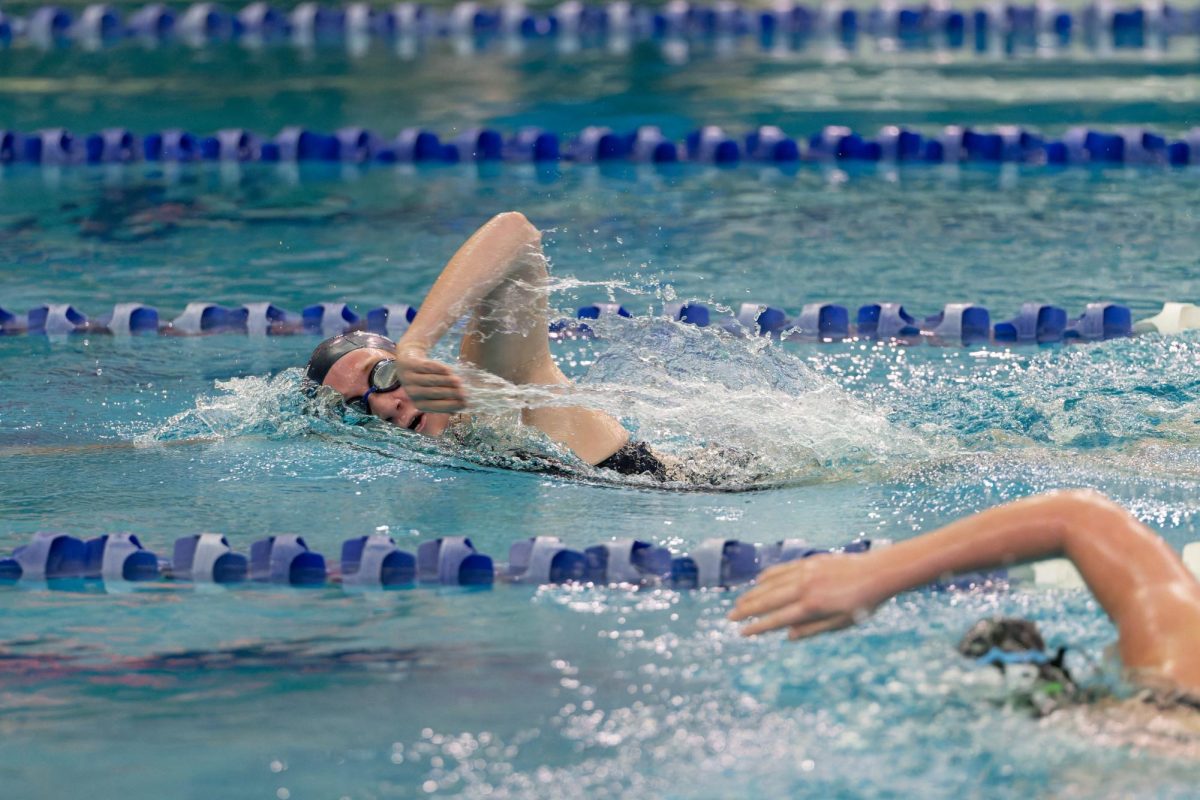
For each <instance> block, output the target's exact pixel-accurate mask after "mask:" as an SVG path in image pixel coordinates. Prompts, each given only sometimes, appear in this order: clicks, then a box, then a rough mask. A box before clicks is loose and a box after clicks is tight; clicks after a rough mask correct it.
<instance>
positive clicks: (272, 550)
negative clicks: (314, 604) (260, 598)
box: [250, 534, 326, 586]
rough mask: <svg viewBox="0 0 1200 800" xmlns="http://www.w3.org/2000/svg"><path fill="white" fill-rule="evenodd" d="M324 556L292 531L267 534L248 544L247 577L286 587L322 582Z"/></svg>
mask: <svg viewBox="0 0 1200 800" xmlns="http://www.w3.org/2000/svg"><path fill="white" fill-rule="evenodd" d="M325 576H326V575H325V557H324V556H322V555H321V554H320V553H314V552H313V551H311V550H309V549H308V545H307V544H306V543H305V542H304V539H303V537H300V536H296V535H295V534H283V535H279V536H268V537H267V538H265V539H260V540H258V541H257V542H255V543H254V544H252V545H250V580H252V581H260V582H263V583H281V584H286V585H289V586H320V585H322V584H323V583H325Z"/></svg>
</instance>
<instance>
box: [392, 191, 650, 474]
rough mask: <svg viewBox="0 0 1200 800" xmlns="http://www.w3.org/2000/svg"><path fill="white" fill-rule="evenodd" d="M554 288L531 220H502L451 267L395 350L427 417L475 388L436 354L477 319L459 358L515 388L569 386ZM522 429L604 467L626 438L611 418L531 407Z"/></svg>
mask: <svg viewBox="0 0 1200 800" xmlns="http://www.w3.org/2000/svg"><path fill="white" fill-rule="evenodd" d="M548 284H549V275H548V273H547V270H546V259H545V256H544V255H543V254H542V246H541V232H540V231H538V229H537V228H535V227H534V226H533V225H532V224H530V222H529V220H527V219H526V218H525V217H524V215H522V214H520V213H518V212H515V211H510V212H506V213H503V214H498V215H496V216H495V217H493V218H492V219H491V220H489V221H488V222H487V223H486V224H485V225H484V226H483V227H482V228H480V229H479V230H478V231H476V232H475V233H474V235H472V236H471V238H470V239H468V240H467V241H466V242H465V243H464V244H463V245H462V247H460V248H459V249H458V252H456V253H455V254H454V256H453V257H452V258H451V259H450V261H449V262H448V263H447V264H446V267H445V268H444V269H443V270H442V274H441V275H439V276H438V279H437V280H436V281H435V282H434V284H433V288H432V289H430V291H429V294H428V296H426V298H425V300H424V302H423V303H422V304H421V309H420V311H419V312H418V313H417V316H416V318H415V319H414V320H413V323H412V325H411V326H410V327H409V329H408V331H406V332H405V334H404V336H403V337H402V338H401V339H400V341H399V342H398V343H397V346H396V360H397V362H398V363H399V364H400V366H401V382H402V383H403V384H404V387H405V389H406V391H407V392H408V394H409V396H410V397H412V399H413V402H415V403H416V404H417V407H418V408H420V409H421V410H423V411H443V412H451V413H453V412H457V411H462V410H464V409H465V408H466V405H467V395H468V388H467V387H465V386H464V385H463V382H462V379H461V378H460V377H459V376H458V374H457V373H456V372H455V371H454V370H453V369H452V368H451V367H450V366H449V365H447V364H443V363H441V362H438V361H435V360H433V359H430V358H429V357H428V353H429V350H430V349H431V348H432V347H433V345H434V344H436V343H437V341H438V340H439V339H441V337H442V336H443V335H444V334H445V333H446V331H447V330H449V328H450V326H451V325H453V324H454V323H455V321H457V320H458V319H459V318H461V317H462V316H464V315H466V314H468V313H469V314H470V315H471V319H470V324H469V325H468V327H467V332H466V335H465V336H464V337H463V343H462V348H461V350H460V351H459V357H460V358H461V360H462V361H464V362H466V363H468V364H471V365H473V366H476V367H478V368H480V369H482V370H485V371H487V372H490V373H492V374H493V375H497V376H499V377H501V378H503V379H504V380H506V381H508V382H509V383H513V384H518V385H520V384H539V385H550V386H552V385H569V384H570V381H569V380H568V379H567V377H566V376H565V375H563V373H562V371H561V370H560V369H559V368H558V365H556V364H555V363H554V359H553V358H552V357H551V355H550V341H549V338H548V335H547V327H548V324H549V319H548V306H549V303H548V300H547V294H548ZM521 418H522V421H523V422H524V423H525V424H527V425H531V426H533V427H536V428H538V429H539V430H541V431H542V432H543V433H545V434H546V435H547V436H549V437H550V438H551V439H553V440H554V441H556V442H558V443H560V444H563V445H565V446H566V447H568V448H570V449H571V450H572V451H573V452H574V453H575V454H576V455H577V456H579V458H581V459H582V460H584V461H586V462H588V463H589V464H597V463H599V462H601V461H603V460H604V459H605V458H607V457H608V456H610V455H611V454H612V453H613V452H615V451H616V450H617V449H618V448H620V447H621V446H622V445H623V444H624V443H625V442H626V441H627V440H628V438H629V434H628V432H627V431H626V430H625V429H624V428H623V427H621V424H620V423H619V422H618V421H617V420H616V419H614V418H613V417H611V416H609V415H608V414H605V413H603V412H601V411H598V410H595V409H588V408H581V407H541V408H526V409H523V410H522V413H521Z"/></svg>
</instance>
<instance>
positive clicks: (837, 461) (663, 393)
mask: <svg viewBox="0 0 1200 800" xmlns="http://www.w3.org/2000/svg"><path fill="white" fill-rule="evenodd" d="M602 327H603V332H604V333H605V334H606V335H608V336H609V337H610V338H609V339H607V340H606V341H605V342H604V344H606V345H607V349H606V350H604V352H602V353H601V354H600V355H599V356H598V357H596V358H595V361H594V363H592V365H591V368H590V370H589V371H588V372H587V373H586V374H585V375H583V376H582V378H581V379H580V381H579V383H578V384H577V385H575V386H568V387H562V386H537V385H533V386H529V385H523V386H516V385H513V384H509V383H507V382H505V381H503V380H500V379H499V378H497V377H495V376H494V375H489V374H488V373H485V372H482V371H480V370H476V369H472V368H469V367H460V368H459V371H460V373H461V374H462V376H463V378H464V379H465V380H466V381H468V383H469V384H470V385H471V387H472V389H471V400H470V411H471V416H470V417H469V418H464V419H462V420H461V421H460V422H458V423H457V424H455V425H453V426H452V427H451V430H450V435H449V436H447V437H445V438H443V439H442V440H431V439H428V438H426V437H422V436H419V435H415V434H412V433H409V432H407V431H401V430H399V429H395V428H394V427H393V426H390V425H387V424H386V423H383V422H380V421H378V420H374V418H369V417H365V416H363V415H361V414H359V413H357V412H355V411H353V410H351V409H347V408H345V407H344V406H343V405H342V404H341V403H338V402H337V401H336V400H335V399H333V398H332V397H331V396H325V395H320V396H318V397H312V396H309V395H308V394H306V393H305V392H304V390H303V388H302V376H301V371H300V370H299V369H289V370H286V371H284V372H282V373H280V374H279V375H276V376H274V377H272V378H258V377H247V378H234V379H230V380H226V381H218V382H217V384H216V389H217V394H215V395H211V396H205V397H201V398H199V399H198V400H197V401H196V403H195V405H194V406H193V407H192V408H190V409H188V410H186V411H184V412H182V413H179V414H176V415H175V416H174V417H172V418H170V419H168V420H167V421H166V422H165V423H163V424H162V425H160V426H158V427H157V428H155V429H154V430H152V431H151V432H150V433H148V434H146V435H145V437H144V438H145V439H147V440H149V441H159V442H162V441H173V440H180V439H190V438H212V439H228V438H236V437H243V436H256V437H266V438H279V439H288V438H294V437H302V436H320V437H322V438H326V439H329V440H331V441H340V442H343V443H347V444H349V443H352V444H355V445H359V446H363V445H366V446H372V447H375V448H377V449H379V450H381V451H385V452H387V453H388V454H390V455H394V456H396V457H399V458H408V457H416V458H417V459H418V460H423V459H428V458H431V457H432V458H433V459H435V461H443V462H444V461H446V460H459V461H466V462H469V463H475V464H480V465H484V466H489V467H502V468H508V469H526V470H536V471H554V472H563V471H569V472H573V473H575V474H576V475H578V476H581V477H586V478H601V479H603V480H611V479H612V478H613V476H612V475H610V474H609V473H608V472H607V471H604V472H601V471H597V470H592V469H589V468H588V467H587V465H586V464H583V463H582V462H580V461H579V460H578V459H577V458H575V457H574V456H573V455H572V454H571V453H569V452H568V451H566V450H565V449H564V448H562V447H560V446H557V445H556V444H554V443H553V442H551V441H550V440H549V439H547V438H546V437H545V436H544V435H543V434H541V433H540V432H539V431H537V430H535V429H532V428H530V427H528V426H524V425H521V424H520V422H519V412H520V410H521V409H530V408H540V407H549V406H560V407H561V406H582V407H587V408H594V409H598V410H601V411H605V412H607V413H610V414H612V415H614V416H616V417H618V418H619V419H621V420H622V422H623V423H624V424H625V425H626V426H627V427H629V428H630V429H631V430H632V431H633V433H634V435H635V436H636V437H637V438H640V439H642V440H644V441H646V442H647V443H649V444H650V445H651V446H652V447H654V448H655V449H656V450H657V451H659V452H661V453H662V454H664V455H665V456H668V457H672V463H673V464H676V469H674V470H673V471H672V478H673V481H672V482H673V483H674V484H676V485H677V486H678V485H684V486H686V485H691V486H697V487H700V486H721V487H726V488H730V487H736V488H758V487H761V486H764V485H777V484H780V483H796V482H812V481H825V480H837V479H843V478H845V477H847V476H850V475H854V474H856V473H861V472H863V471H864V470H866V469H868V468H871V467H876V466H880V465H886V464H888V463H889V462H891V461H893V460H894V459H896V458H911V457H914V456H920V455H923V454H927V453H928V452H929V447H930V446H929V444H928V443H927V442H925V441H924V440H922V439H921V438H919V437H918V436H917V435H915V434H912V433H909V432H905V431H903V430H901V429H899V428H897V427H896V426H894V425H892V424H891V423H889V422H888V420H887V418H886V416H885V415H884V414H883V413H882V412H880V411H877V410H874V409H870V408H868V407H867V406H866V405H865V404H864V403H862V402H861V401H858V400H856V399H855V398H853V397H852V396H851V395H850V394H848V393H847V392H845V391H844V390H842V389H840V388H839V387H838V386H836V385H835V384H834V383H833V382H832V381H831V380H829V379H828V378H825V377H822V376H821V375H819V374H818V373H817V371H816V370H814V369H813V368H812V367H811V366H809V365H807V364H805V363H804V362H803V361H802V360H800V359H799V358H797V357H796V356H794V355H792V354H790V353H787V352H785V351H783V350H782V349H781V348H779V347H777V346H773V345H771V344H770V343H767V342H764V341H762V340H757V339H746V338H738V337H736V336H732V335H729V334H727V333H724V332H719V331H716V330H714V329H699V328H694V327H691V326H686V325H682V324H679V323H673V322H669V321H666V320H662V319H638V320H621V321H620V324H614V325H607V326H602ZM593 345H594V342H593ZM676 462H677V463H676ZM624 481H632V482H634V483H649V480H648V479H647V478H638V477H633V478H625V479H623V481H622V482H624Z"/></svg>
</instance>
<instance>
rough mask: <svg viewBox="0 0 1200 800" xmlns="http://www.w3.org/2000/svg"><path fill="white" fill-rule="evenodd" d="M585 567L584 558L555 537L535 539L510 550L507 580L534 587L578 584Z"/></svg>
mask: <svg viewBox="0 0 1200 800" xmlns="http://www.w3.org/2000/svg"><path fill="white" fill-rule="evenodd" d="M587 564H588V559H587V556H585V555H584V554H583V553H581V552H579V551H578V550H572V549H570V548H568V547H567V546H566V545H564V544H563V543H562V541H561V540H560V539H559V538H558V537H557V536H534V537H531V538H529V539H523V540H520V541H516V542H513V543H512V546H511V547H509V550H508V572H507V574H506V579H507V580H508V581H510V582H512V583H530V584H534V585H540V584H547V583H549V584H553V583H578V582H580V581H582V580H583V579H584V575H585V573H586V571H587Z"/></svg>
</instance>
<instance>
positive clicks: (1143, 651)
mask: <svg viewBox="0 0 1200 800" xmlns="http://www.w3.org/2000/svg"><path fill="white" fill-rule="evenodd" d="M1056 556H1062V557H1066V558H1068V559H1070V560H1071V561H1072V563H1074V565H1075V567H1076V568H1077V569H1078V570H1079V572H1080V574H1081V575H1082V576H1083V579H1084V581H1086V583H1087V585H1088V588H1089V589H1091V590H1092V593H1093V594H1094V595H1095V596H1096V599H1097V600H1098V601H1099V602H1100V605H1101V606H1102V607H1103V608H1104V610H1105V611H1106V612H1107V613H1108V615H1109V617H1110V618H1111V619H1112V620H1113V622H1114V623H1115V624H1116V626H1117V631H1118V633H1119V635H1120V642H1119V646H1120V652H1121V659H1122V661H1123V662H1124V665H1125V666H1126V668H1128V669H1132V670H1136V671H1139V672H1145V673H1150V674H1151V675H1152V676H1153V677H1155V678H1158V679H1162V680H1166V681H1167V682H1169V683H1171V684H1173V685H1175V686H1180V687H1186V688H1189V689H1200V584H1197V582H1196V580H1195V578H1193V577H1192V575H1191V573H1190V572H1189V571H1188V570H1187V568H1186V567H1185V566H1184V564H1183V562H1182V561H1181V560H1180V559H1179V557H1178V556H1177V555H1176V554H1175V552H1174V551H1173V550H1172V549H1171V547H1170V546H1169V545H1168V544H1167V543H1166V542H1164V541H1163V540H1162V539H1161V538H1160V537H1158V536H1157V535H1156V534H1155V533H1154V532H1153V531H1151V530H1150V529H1149V528H1147V527H1146V526H1145V525H1142V524H1141V523H1140V522H1138V521H1137V520H1136V519H1134V517H1133V516H1132V515H1130V514H1129V512H1127V511H1126V510H1125V509H1123V508H1122V507H1121V506H1119V505H1117V504H1116V503H1114V502H1112V501H1111V500H1109V499H1107V498H1105V497H1104V496H1103V495H1100V494H1098V493H1096V492H1090V491H1065V492H1053V493H1050V494H1046V495H1040V496H1037V497H1031V498H1027V499H1024V500H1018V501H1016V502H1013V503H1008V504H1006V505H1002V506H997V507H996V508H992V509H988V510H987V511H983V512H980V513H979V514H974V515H972V516H970V517H966V518H964V519H961V520H958V521H956V522H952V523H950V524H949V525H946V526H945V527H943V528H940V529H938V530H936V531H933V532H931V533H927V534H924V535H921V536H917V537H915V538H913V539H909V540H907V541H904V542H900V543H898V544H896V545H893V546H892V547H887V548H882V549H878V550H871V551H869V552H867V553H863V554H858V555H830V556H819V557H815V558H809V559H805V560H802V561H795V562H791V563H789V564H782V565H779V566H777V567H773V568H771V569H769V570H766V571H765V572H764V573H763V574H762V576H761V577H760V578H759V582H758V585H757V586H755V587H754V588H752V589H751V590H750V591H748V592H746V593H745V594H744V595H742V597H741V598H740V599H739V600H738V602H737V605H736V606H735V608H734V610H733V612H732V613H731V614H730V618H731V619H733V620H743V619H747V618H748V617H758V618H759V619H758V620H756V621H755V622H752V623H751V624H750V625H748V626H746V628H745V630H744V631H743V633H745V634H746V635H752V634H756V633H762V632H764V631H769V630H774V629H777V628H788V629H789V631H790V637H791V638H793V639H798V638H802V637H805V636H811V635H813V634H816V633H821V632H823V631H829V630H835V629H837V628H843V627H846V626H849V625H851V624H853V623H854V622H855V621H857V620H859V619H861V618H862V617H864V616H866V615H867V614H868V613H870V612H871V611H873V610H874V609H875V608H876V607H877V606H878V605H879V604H880V603H882V602H883V601H884V600H886V599H888V598H889V597H892V596H894V595H896V594H898V593H900V592H902V591H905V590H907V589H913V588H916V587H918V586H923V585H925V584H927V583H930V582H932V581H935V580H938V579H939V578H941V577H944V576H947V575H953V574H956V573H962V572H971V571H975V570H983V569H991V568H995V567H1001V566H1008V565H1012V564H1016V563H1021V562H1026V561H1034V560H1037V559H1042V558H1051V557H1056Z"/></svg>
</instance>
